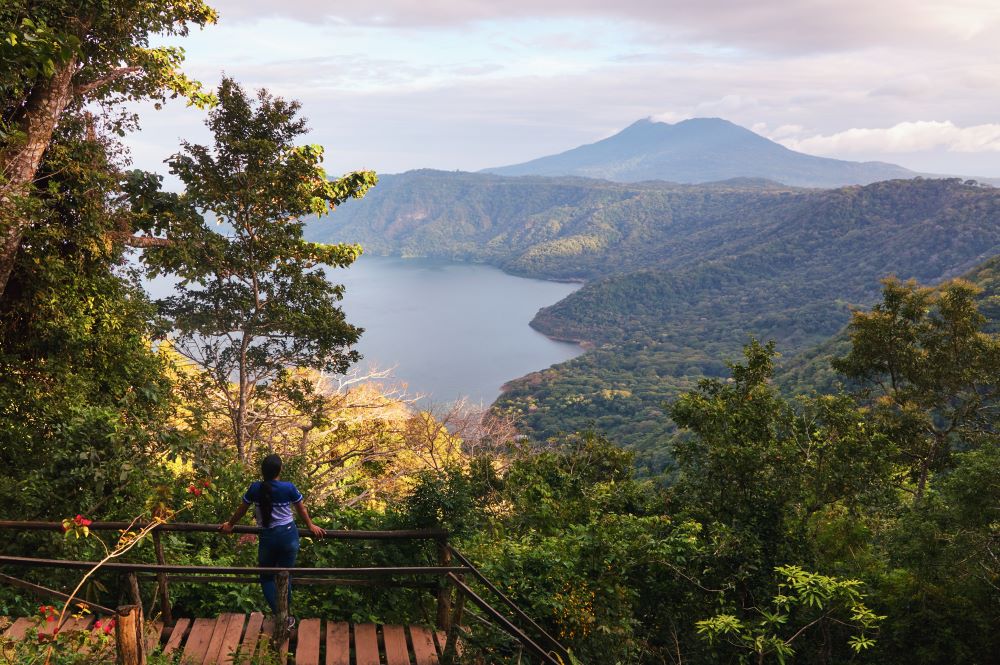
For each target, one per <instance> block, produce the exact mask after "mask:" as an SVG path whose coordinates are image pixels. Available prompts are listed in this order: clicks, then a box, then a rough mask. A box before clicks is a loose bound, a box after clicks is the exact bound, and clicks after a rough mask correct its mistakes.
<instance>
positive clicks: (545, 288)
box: [328, 256, 582, 405]
mask: <svg viewBox="0 0 1000 665" xmlns="http://www.w3.org/2000/svg"><path fill="white" fill-rule="evenodd" d="M328 274H329V276H330V279H331V281H334V282H339V283H341V284H344V285H345V286H346V287H347V292H346V294H345V296H344V301H343V303H342V305H343V309H344V313H345V314H346V315H347V320H348V321H349V322H351V323H353V324H354V325H357V326H361V327H363V328H364V329H365V333H364V335H362V337H361V342H360V344H359V345H358V347H357V348H358V350H359V351H360V352H361V353H362V354H363V355H364V356H365V359H364V360H362V361H361V363H360V364H359V367H360V369H362V370H365V369H367V368H370V367H374V368H378V369H389V368H393V370H392V374H393V376H394V377H395V379H396V380H398V381H400V382H403V383H406V384H407V386H408V391H409V392H410V393H419V394H421V395H426V399H427V400H429V401H433V402H437V403H445V402H451V401H453V400H455V399H458V398H460V397H467V398H469V399H470V400H471V401H472V402H473V403H476V404H479V403H483V404H487V405H488V404H489V403H490V402H492V401H493V400H494V399H496V398H497V396H498V395H499V394H500V386H501V385H503V384H504V383H505V382H506V381H509V380H511V379H514V378H517V377H519V376H522V375H524V374H527V373H528V372H533V371H535V370H539V369H544V368H546V367H548V366H550V365H553V364H555V363H559V362H563V361H565V360H569V359H570V358H573V357H575V356H578V355H580V353H581V352H582V349H580V347H579V346H577V345H575V344H567V343H564V342H555V341H552V340H550V339H549V338H547V337H545V336H544V335H542V334H541V333H538V332H536V331H535V330H533V329H532V328H530V327H529V326H528V322H529V321H530V320H531V318H532V317H533V316H534V315H535V313H536V312H537V311H538V310H539V309H540V308H542V307H545V306H546V305H551V304H553V303H555V302H557V301H558V300H561V299H562V298H564V297H566V296H567V295H569V294H570V293H572V292H573V291H574V290H575V289H576V288H578V286H577V285H575V284H562V283H557V282H546V281H543V280H537V279H525V278H522V277H513V276H511V275H508V274H506V273H504V272H502V271H500V270H498V269H496V268H493V267H491V266H485V265H480V264H468V263H452V262H448V261H440V260H435V259H399V258H385V257H376V256H363V257H361V259H359V260H358V261H357V262H356V263H355V264H354V265H352V266H351V267H350V268H348V269H347V270H331V271H329V273H328Z"/></svg>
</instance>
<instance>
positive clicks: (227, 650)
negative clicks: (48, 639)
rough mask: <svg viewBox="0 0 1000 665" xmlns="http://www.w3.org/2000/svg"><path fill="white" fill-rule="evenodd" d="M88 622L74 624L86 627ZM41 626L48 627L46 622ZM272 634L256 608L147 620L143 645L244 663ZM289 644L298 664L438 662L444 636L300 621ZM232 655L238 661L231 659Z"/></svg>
mask: <svg viewBox="0 0 1000 665" xmlns="http://www.w3.org/2000/svg"><path fill="white" fill-rule="evenodd" d="M91 621H92V619H88V620H87V621H86V625H80V626H73V627H74V628H80V629H85V628H88V627H89V626H90V623H91ZM35 625H36V620H35V619H16V620H14V622H13V623H12V624H10V625H9V627H8V628H7V629H6V630H4V631H3V633H2V635H3V637H6V638H9V639H15V640H18V639H22V638H23V637H24V635H25V632H26V631H27V630H28V628H30V627H33V626H35ZM50 625H51V624H50ZM41 628H42V630H50V628H49V626H42V627H41ZM272 633H273V623H272V622H271V621H270V620H265V619H264V617H263V616H262V615H261V614H260V613H258V612H254V613H253V614H250V615H249V616H246V615H243V614H223V615H222V616H220V617H217V618H214V619H205V618H202V619H194V620H191V619H178V620H177V622H176V623H175V624H174V627H173V628H166V629H165V628H164V627H163V625H162V624H161V623H159V622H155V623H152V622H151V623H149V624H147V640H146V645H147V648H151V647H153V646H154V645H159V646H161V647H162V649H163V651H164V653H180V654H182V655H181V663H183V664H184V665H242V664H243V663H249V662H250V660H251V659H252V657H253V654H254V652H256V651H257V650H258V649H260V648H261V643H262V641H263V640H266V639H268V638H269V636H270V635H271V634H272ZM288 646H289V652H290V653H292V654H294V656H295V663H296V665H380V664H381V663H384V664H385V665H438V663H439V656H440V649H443V648H444V640H443V635H442V634H439V633H435V632H433V631H432V630H430V629H428V628H424V627H422V626H382V625H376V624H372V623H366V624H354V625H352V624H348V623H343V622H337V621H325V620H321V619H302V620H301V621H300V622H299V624H298V627H297V629H296V630H294V631H293V632H292V639H291V643H290V645H288ZM234 655H238V657H239V658H238V660H236V661H234Z"/></svg>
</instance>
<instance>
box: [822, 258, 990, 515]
mask: <svg viewBox="0 0 1000 665" xmlns="http://www.w3.org/2000/svg"><path fill="white" fill-rule="evenodd" d="M883 284H884V288H883V291H882V302H880V303H877V304H876V305H875V306H874V307H873V308H872V310H871V311H870V312H855V313H854V315H853V317H852V319H851V323H850V326H849V329H848V330H849V333H850V338H851V344H852V348H851V351H850V353H848V354H847V355H846V356H844V357H842V358H837V359H835V360H834V361H833V366H834V368H835V369H836V370H838V371H839V372H841V373H842V374H844V375H845V376H847V377H848V378H850V379H853V380H854V381H857V382H858V383H859V384H860V386H861V394H862V396H863V397H864V398H868V399H870V400H871V408H872V411H873V414H874V416H875V417H876V418H877V419H878V420H879V422H880V424H881V426H882V427H883V428H884V429H885V431H886V432H887V433H888V434H889V436H890V437H891V438H892V439H893V440H894V441H895V442H896V445H897V446H898V448H899V449H900V451H901V459H900V461H901V463H902V464H903V465H904V466H905V467H906V468H907V469H908V470H909V476H910V478H911V480H912V481H913V483H915V485H914V486H912V487H911V488H910V491H912V492H913V495H914V499H915V501H916V502H917V503H919V502H920V501H921V499H922V498H923V496H924V494H925V492H926V489H927V483H928V480H929V478H930V476H931V474H932V473H934V472H938V471H943V470H947V469H950V468H952V467H953V460H952V453H953V452H954V451H956V450H960V449H965V448H970V447H975V446H976V445H977V443H978V442H979V441H980V440H981V439H982V438H983V437H984V436H987V435H989V434H990V433H991V432H995V427H996V410H997V408H998V406H1000V382H998V380H997V377H998V376H1000V336H998V335H991V334H988V333H986V332H983V327H984V325H985V324H986V318H985V317H984V316H983V315H982V314H981V313H980V312H979V310H978V307H977V304H976V296H977V295H978V293H979V292H980V289H979V288H978V287H976V286H975V285H973V284H970V283H969V282H965V281H962V280H954V281H951V282H947V283H945V284H944V285H942V286H940V287H939V288H936V289H932V288H920V287H918V286H917V285H916V284H915V283H914V282H913V281H909V282H905V283H903V282H900V281H899V280H898V279H895V278H889V279H886V280H885V281H884V282H883Z"/></svg>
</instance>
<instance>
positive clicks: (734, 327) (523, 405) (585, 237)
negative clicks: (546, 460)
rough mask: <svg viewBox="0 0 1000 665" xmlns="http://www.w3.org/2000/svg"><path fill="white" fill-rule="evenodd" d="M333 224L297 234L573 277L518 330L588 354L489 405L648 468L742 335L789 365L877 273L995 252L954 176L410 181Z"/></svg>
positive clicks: (985, 200)
mask: <svg viewBox="0 0 1000 665" xmlns="http://www.w3.org/2000/svg"><path fill="white" fill-rule="evenodd" d="M379 190H381V191H379ZM338 214H339V215H340V220H339V221H337V222H335V225H331V226H320V225H313V226H312V228H311V233H312V235H313V237H314V238H318V239H332V240H337V241H349V242H360V243H361V244H362V245H364V246H365V247H366V248H367V249H368V250H369V251H374V252H376V253H400V254H404V255H407V254H409V255H430V256H438V257H448V258H458V259H465V260H474V261H485V262H489V263H492V264H494V265H497V266H500V267H502V268H504V269H506V270H509V271H511V272H514V273H519V274H526V275H531V276H538V277H547V278H554V279H583V280H587V284H586V285H585V286H584V287H583V288H581V289H580V290H579V291H577V292H575V293H574V294H572V295H571V296H569V297H568V298H566V299H565V300H563V301H561V302H559V303H556V304H554V305H553V306H551V307H548V308H546V309H543V310H542V311H541V312H539V314H538V315H537V316H536V318H535V320H534V321H533V322H532V325H534V326H535V327H536V328H537V329H539V330H541V331H542V332H544V333H546V334H548V335H551V336H553V337H558V338H562V339H573V340H579V341H583V342H586V343H587V344H588V346H591V347H593V348H592V350H590V351H589V352H588V353H587V354H585V355H584V356H581V357H579V358H576V359H574V360H572V361H570V362H568V363H564V364H562V365H557V366H555V367H553V368H551V369H547V370H543V371H540V372H537V373H534V374H531V375H529V376H527V377H524V378H522V379H518V380H514V381H512V382H510V383H509V384H508V386H507V392H506V393H505V394H504V395H503V396H502V397H501V398H500V400H499V401H498V402H497V408H499V409H502V410H505V411H509V412H513V413H516V414H517V415H518V416H519V417H520V418H521V419H522V421H523V423H524V427H525V430H526V432H528V433H529V434H531V435H532V436H534V437H538V438H545V437H548V436H552V435H554V434H556V433H557V432H559V431H577V430H580V429H585V428H587V427H590V426H596V427H597V428H598V429H599V430H600V431H602V432H605V433H607V434H609V435H610V436H611V437H612V438H613V439H614V440H616V441H618V442H620V443H622V444H624V445H628V446H635V447H638V448H640V449H644V450H647V451H648V454H644V455H642V456H640V461H641V462H642V463H644V464H648V465H649V467H650V470H651V471H655V470H659V469H660V468H662V467H663V465H664V464H665V463H666V461H667V460H666V458H665V457H664V455H663V454H662V450H663V446H662V439H663V437H664V435H665V434H667V433H668V432H669V431H670V427H671V426H670V425H669V422H668V421H667V419H666V418H664V416H663V411H662V405H663V402H664V401H665V400H666V399H668V398H670V397H671V396H673V395H675V394H676V392H677V391H678V390H680V389H688V388H691V387H692V386H693V385H694V384H695V383H696V382H697V380H698V379H699V378H701V377H703V376H720V375H721V374H723V373H724V372H725V371H726V368H725V359H726V358H731V357H733V356H734V355H736V354H737V353H738V352H739V349H740V347H741V345H742V344H744V343H745V342H746V341H747V339H748V338H749V336H750V335H755V336H757V337H759V338H761V339H772V338H773V339H775V340H776V341H777V342H778V349H779V351H780V352H781V353H783V354H785V355H786V356H791V355H793V354H795V353H797V352H799V351H802V350H805V349H807V348H810V347H811V346H813V345H816V344H819V343H821V342H822V341H824V340H826V339H827V338H829V337H830V336H832V335H834V334H835V333H836V332H837V331H838V330H840V329H841V328H842V326H843V325H844V324H845V323H846V322H847V320H848V316H849V311H850V307H851V306H852V305H865V304H868V303H871V302H872V301H873V300H874V298H875V297H876V296H877V294H878V292H879V288H880V285H879V280H880V279H881V278H882V277H884V276H885V275H889V274H895V275H897V276H899V277H900V278H903V279H908V278H914V279H916V280H917V281H918V282H921V283H936V282H938V281H940V280H942V279H945V278H948V277H954V276H957V275H960V274H962V273H964V272H965V271H967V270H969V269H971V268H972V267H973V266H975V265H977V264H978V263H980V262H982V261H983V260H985V259H987V258H989V257H990V256H993V255H995V254H997V253H998V252H1000V191H998V190H996V189H993V188H990V187H984V186H979V185H976V184H973V183H963V182H961V181H959V180H956V179H952V180H922V179H918V180H897V181H887V182H881V183H876V184H873V185H868V186H865V187H860V186H855V187H844V188H840V189H834V190H820V191H816V190H801V189H799V190H796V189H789V188H784V187H780V186H777V185H774V184H773V183H770V184H768V183H767V182H761V181H735V182H727V183H716V184H712V185H701V186H684V185H674V184H670V183H643V184H640V185H620V184H614V183H608V182H603V181H593V180H583V179H565V178H563V179H551V180H548V179H544V178H501V177H498V176H492V175H474V174H465V173H456V174H451V173H441V172H433V171H419V172H414V173H410V174H404V175H401V176H393V177H387V178H384V179H383V182H382V184H380V186H379V188H378V189H377V190H376V191H375V192H374V193H373V194H371V195H370V196H369V197H368V198H367V199H365V200H364V201H362V202H358V203H350V204H347V205H345V206H343V207H342V208H341V209H340V210H339V211H338Z"/></svg>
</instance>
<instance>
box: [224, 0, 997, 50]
mask: <svg viewBox="0 0 1000 665" xmlns="http://www.w3.org/2000/svg"><path fill="white" fill-rule="evenodd" d="M212 4H213V5H215V6H217V7H218V8H219V11H220V14H221V16H222V19H223V20H224V21H225V20H232V21H245V20H256V19H261V18H270V17H275V16H281V17H286V18H292V19H295V20H298V21H302V22H309V23H312V22H317V21H320V22H330V23H334V24H339V25H371V26H383V27H393V28H406V29H412V28H418V29H419V28H421V27H427V26H462V25H468V24H472V23H479V22H484V21H502V20H507V19H515V20H518V19H526V18H527V19H532V18H543V19H544V18H552V19H565V18H599V19H615V20H628V21H633V22H636V23H641V24H644V25H647V26H650V27H651V28H652V29H653V30H654V31H655V32H657V33H658V35H659V36H660V37H662V36H664V35H667V34H669V35H672V36H675V37H687V38H691V39H693V40H698V41H703V42H707V43H715V44H724V45H727V46H730V47H732V46H741V47H750V48H753V49H756V50H760V51H770V52H783V51H785V52H817V51H827V50H840V49H844V48H857V47H866V46H881V45H886V44H890V43H892V44H902V43H905V44H909V45H911V46H916V47H919V46H924V45H926V44H927V43H928V40H947V41H954V42H965V41H969V40H973V39H976V38H977V37H979V36H981V35H982V34H983V33H984V32H987V31H988V30H989V29H990V28H991V27H995V25H996V23H997V22H998V21H1000V4H998V3H996V2H992V1H984V0H879V2H871V1H870V0H810V1H808V2H802V1H798V2H788V0H756V1H755V2H734V1H733V0H701V1H700V2H691V1H690V0H618V1H616V2H608V1H607V0H541V1H539V0H506V1H505V2H496V1H495V0H421V1H419V2H418V1H417V0H383V1H382V2H378V3H357V2H345V1H344V0H297V1H295V2H275V1H274V0H216V1H215V2H213V3H212Z"/></svg>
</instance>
